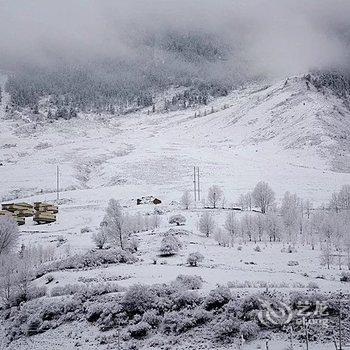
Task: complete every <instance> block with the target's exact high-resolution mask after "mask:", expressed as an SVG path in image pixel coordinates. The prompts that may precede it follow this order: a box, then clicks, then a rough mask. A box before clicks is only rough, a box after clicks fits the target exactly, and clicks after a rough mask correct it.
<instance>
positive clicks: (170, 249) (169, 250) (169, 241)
mask: <svg viewBox="0 0 350 350" xmlns="http://www.w3.org/2000/svg"><path fill="white" fill-rule="evenodd" d="M181 248H182V243H181V242H180V240H179V239H178V238H177V237H175V236H166V237H164V238H163V239H162V242H161V244H160V253H161V255H162V256H171V255H175V254H176V253H178V252H179V250H180V249H181Z"/></svg>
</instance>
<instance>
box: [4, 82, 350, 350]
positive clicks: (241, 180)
mask: <svg viewBox="0 0 350 350" xmlns="http://www.w3.org/2000/svg"><path fill="white" fill-rule="evenodd" d="M5 99H6V98H5ZM224 105H227V106H229V108H227V109H225V110H222V107H223V106H224ZM335 105H336V106H337V108H338V109H336V108H334V106H335ZM212 107H213V109H214V113H212V114H208V115H206V116H204V111H205V110H207V111H208V112H209V111H210V110H211V108H212ZM1 108H2V109H3V108H4V104H3V106H2V107H1ZM343 108H344V107H343V106H342V104H341V102H340V101H338V100H336V99H335V98H334V97H332V96H331V95H329V96H327V95H325V96H324V95H321V94H319V93H317V92H316V91H313V90H312V89H311V91H308V90H306V86H305V84H304V82H303V81H302V80H301V79H291V80H290V81H288V82H287V83H286V84H284V82H279V83H277V84H275V85H273V86H272V87H269V88H266V89H259V88H257V87H253V88H250V89H247V90H242V91H236V92H234V93H232V94H231V95H229V96H228V97H225V98H221V99H218V100H216V101H214V102H212V103H211V105H210V106H207V107H206V108H204V107H203V108H201V116H200V117H197V118H195V117H194V114H195V112H196V113H198V110H186V111H177V112H169V113H166V114H161V113H155V114H151V115H147V113H146V112H147V111H146V110H145V111H141V112H140V113H138V114H134V115H127V116H118V117H113V118H109V117H107V116H92V115H89V116H80V117H79V118H78V119H77V120H71V121H57V122H54V123H47V122H44V121H42V120H39V121H38V122H36V123H34V122H33V121H32V120H27V119H25V118H23V117H22V116H21V115H18V116H17V117H15V118H11V119H6V118H5V114H4V113H3V111H1V110H0V130H1V134H0V163H2V164H3V165H2V166H0V181H1V186H0V198H2V199H3V202H5V201H9V200H13V199H15V198H16V200H22V199H23V200H25V201H28V202H34V201H49V202H52V201H54V200H55V198H56V194H55V188H56V166H57V165H59V168H60V188H61V191H62V192H61V194H60V198H61V199H60V202H59V203H60V206H59V214H58V220H57V222H56V223H54V224H50V225H43V226H37V225H34V224H33V222H32V221H31V219H27V222H26V225H25V226H22V227H21V242H23V243H24V244H26V245H35V244H43V245H44V244H45V245H47V244H51V245H54V246H57V245H58V241H59V240H62V238H63V239H64V240H65V241H64V242H65V243H64V244H63V245H59V248H58V251H59V252H60V253H61V254H62V255H66V254H74V253H76V252H84V251H87V250H88V249H91V248H92V247H93V242H92V239H91V235H92V233H93V232H95V231H96V230H97V228H98V226H99V224H100V222H101V220H102V218H103V215H104V208H105V206H106V204H107V201H108V200H109V199H110V198H115V199H118V200H120V201H121V203H122V204H123V206H125V210H126V211H128V212H130V213H136V212H138V211H141V212H142V213H148V212H149V213H152V212H153V209H154V208H153V206H148V205H146V206H136V203H135V199H136V198H138V197H141V196H146V195H154V196H157V197H158V198H160V199H161V200H162V201H163V203H162V206H161V207H162V208H163V209H164V210H165V214H164V215H162V216H161V217H162V225H161V227H160V228H159V229H157V230H156V231H155V232H151V231H148V232H145V233H142V234H140V235H139V238H140V242H141V246H140V249H139V252H138V257H139V262H138V263H136V264H134V265H127V266H124V265H119V266H110V267H108V268H104V269H95V270H89V271H70V272H56V273H54V277H55V280H56V281H57V284H59V285H63V284H69V283H79V281H80V280H81V277H87V276H88V277H89V278H95V279H96V280H104V279H106V278H108V277H116V276H117V277H118V278H119V279H120V282H119V283H120V284H121V285H124V286H128V285H131V284H134V283H137V282H140V283H147V284H150V283H159V282H169V281H172V280H174V279H175V278H176V276H178V275H179V274H194V275H200V276H202V278H203V280H204V282H205V283H204V287H203V293H205V292H206V291H208V290H210V289H212V288H214V287H215V286H216V285H217V284H225V285H226V284H227V283H228V282H232V285H233V286H235V287H236V288H248V289H252V290H257V289H259V288H260V289H262V288H264V287H262V283H261V282H264V281H270V282H271V283H272V287H271V288H277V289H286V288H287V289H307V288H308V284H309V283H310V282H316V283H317V285H318V286H319V287H320V288H321V290H322V291H336V290H343V291H346V290H347V288H348V287H347V286H346V285H344V284H341V283H340V282H339V274H340V273H339V271H338V270H337V269H336V268H332V269H331V270H326V269H325V268H322V267H320V264H319V262H320V259H319V255H320V252H319V251H318V250H315V251H312V250H311V249H310V248H308V247H301V246H299V247H298V251H297V252H296V253H293V254H287V253H282V252H281V249H282V245H281V244H273V245H271V244H270V243H264V242H261V243H260V242H259V243H258V244H259V246H260V247H261V248H262V251H261V252H256V251H254V247H255V246H256V244H248V245H244V246H243V249H242V250H241V251H238V249H237V245H235V246H234V247H231V248H224V247H220V246H218V245H217V243H216V242H215V241H214V239H213V238H206V237H203V236H201V235H200V234H199V232H198V229H197V221H198V217H199V215H200V210H199V209H192V210H190V211H183V210H181V209H179V208H178V207H177V206H176V205H172V204H171V202H172V201H178V200H179V198H180V197H181V194H182V192H183V191H184V190H191V189H192V171H193V166H194V165H196V166H199V167H200V171H201V186H202V197H203V198H204V197H205V196H206V192H207V190H208V188H209V187H210V186H211V185H212V184H218V185H220V186H221V187H222V188H223V190H224V192H225V198H226V203H227V204H231V203H235V202H236V201H237V199H238V197H239V195H240V194H242V193H245V192H247V191H248V190H250V189H252V188H253V186H254V185H255V184H256V183H257V182H258V181H260V180H265V181H268V182H269V183H270V185H271V186H272V188H273V189H274V190H275V191H276V194H277V197H278V198H281V197H282V195H283V193H284V192H285V191H287V190H289V191H291V192H297V193H298V195H300V196H301V197H303V198H305V199H310V200H311V201H313V202H314V203H315V204H316V205H319V204H321V203H325V202H327V201H328V199H329V198H330V195H331V193H332V192H333V191H335V190H339V188H340V187H341V185H342V184H345V183H350V174H349V173H346V172H334V169H335V168H337V169H338V170H341V171H345V170H347V166H348V164H347V161H348V157H349V154H350V152H349V148H348V145H344V144H339V143H338V142H337V137H335V136H334V135H335V134H336V133H343V132H344V133H346V132H347V131H349V130H350V124H349V122H348V121H347V120H346V119H344V120H343V119H340V118H339V115H340V114H339V115H338V114H336V113H338V112H339V110H342V109H343ZM339 113H340V112H339ZM335 114H336V115H335ZM331 118H333V119H332V121H331ZM348 119H349V118H348ZM347 123H348V124H347ZM340 130H341V131H340ZM332 169H333V170H332ZM199 206H200V205H199ZM180 212H182V213H183V214H184V215H185V216H186V218H187V224H186V226H185V227H184V228H185V229H188V230H190V231H193V233H191V234H190V235H187V236H181V240H182V242H183V244H184V249H183V250H182V251H181V252H180V254H179V255H177V256H175V257H171V258H167V259H164V258H158V261H157V262H158V263H157V265H153V259H154V258H155V257H156V256H157V254H158V249H159V245H160V241H161V238H162V236H163V233H164V232H166V231H167V230H168V229H169V225H168V223H167V221H168V220H167V219H168V217H169V216H170V215H171V214H174V213H180ZM225 214H226V213H225V211H223V210H219V211H215V212H214V216H215V218H216V221H217V222H223V220H224V217H225ZM237 215H238V216H239V215H242V214H237ZM83 227H89V228H90V229H91V232H89V233H81V229H82V228H83ZM194 251H200V252H202V254H203V255H204V256H205V260H204V262H203V263H202V264H201V266H200V267H198V268H190V267H188V266H186V258H187V256H188V253H190V252H194ZM289 260H297V261H298V262H299V263H300V265H299V266H296V267H289V266H288V265H287V263H288V261H289ZM250 262H254V263H256V265H252V264H248V263H250ZM320 277H322V279H320ZM246 281H248V282H246ZM282 282H283V283H282ZM36 283H38V284H42V283H44V278H42V279H41V280H38V281H37V282H36ZM245 283H246V284H245ZM247 283H248V284H247ZM78 328H79V326H78ZM55 332H57V331H52V333H53V335H52V339H53V341H52V343H50V348H52V349H63V348H64V349H70V347H69V346H70V345H72V344H73V343H74V342H75V341H72V340H71V339H70V338H66V339H65V340H61V339H59V338H57V334H56V335H55ZM64 332H66V331H64ZM67 332H68V330H67ZM79 332H80V330H79ZM82 336H83V335H82ZM45 339H46V338H45V337H44V336H37V337H35V346H34V345H33V346H32V344H31V343H30V342H31V340H28V344H27V345H25V344H24V343H23V344H20V343H17V344H16V345H15V348H16V349H22V348H27V349H31V348H33V349H41V348H45V344H46V341H45ZM88 339H90V340H89V341H91V334H89V336H88ZM33 341H34V340H33ZM40 344H41V345H40ZM55 344H56V345H55ZM46 345H47V344H46ZM90 345H91V346H90ZM90 345H89V344H88V342H87V343H84V345H83V348H84V349H85V348H86V349H89V348H96V347H95V346H96V344H95V343H94V342H92V343H91V344H90ZM31 346H32V347H31ZM40 346H42V347H40ZM15 348H13V349H15ZM71 348H73V346H72V347H71ZM255 348H257V344H254V345H249V346H248V347H246V349H249V350H250V349H255ZM331 348H333V345H332V347H331V345H329V346H325V347H324V348H321V345H317V346H316V347H314V348H312V347H311V348H310V349H317V350H321V349H322V350H323V349H325V350H326V349H331ZM282 349H283V348H282V347H281V345H280V343H278V344H276V345H273V344H271V350H282Z"/></svg>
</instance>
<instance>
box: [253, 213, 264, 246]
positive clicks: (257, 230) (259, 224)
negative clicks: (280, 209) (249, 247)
mask: <svg viewBox="0 0 350 350" xmlns="http://www.w3.org/2000/svg"><path fill="white" fill-rule="evenodd" d="M253 224H254V236H255V237H256V238H255V241H256V240H258V241H259V242H261V241H262V238H263V236H264V233H265V217H264V216H263V215H261V214H260V215H256V216H254V219H253Z"/></svg>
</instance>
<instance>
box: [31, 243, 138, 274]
mask: <svg viewBox="0 0 350 350" xmlns="http://www.w3.org/2000/svg"><path fill="white" fill-rule="evenodd" d="M136 261H137V258H136V257H135V256H133V255H132V254H131V253H130V252H127V251H124V250H121V249H108V250H92V251H89V252H87V253H84V254H82V255H74V256H71V257H68V258H66V259H63V260H57V261H53V262H51V263H48V264H44V265H42V266H40V267H39V268H38V269H37V270H36V276H37V277H41V276H43V275H45V274H47V273H50V272H54V271H60V270H71V269H84V268H89V267H98V266H103V265H109V264H122V263H126V264H133V263H134V262H136Z"/></svg>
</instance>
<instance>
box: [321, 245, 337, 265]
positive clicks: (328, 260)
mask: <svg viewBox="0 0 350 350" xmlns="http://www.w3.org/2000/svg"><path fill="white" fill-rule="evenodd" d="M333 258H334V257H333V252H332V245H331V243H330V242H328V241H327V242H326V243H325V244H324V245H323V246H322V248H321V263H322V265H326V266H327V269H328V270H329V269H330V265H331V264H332V263H333Z"/></svg>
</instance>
